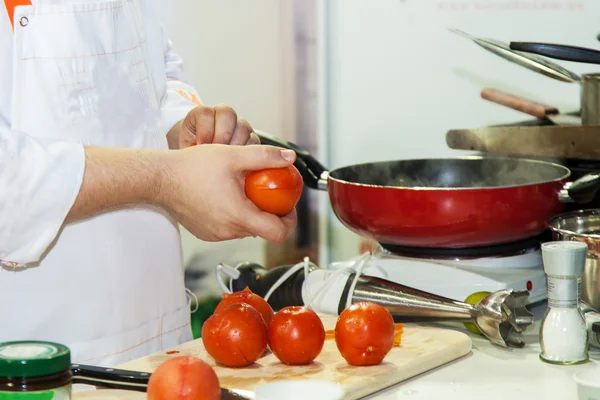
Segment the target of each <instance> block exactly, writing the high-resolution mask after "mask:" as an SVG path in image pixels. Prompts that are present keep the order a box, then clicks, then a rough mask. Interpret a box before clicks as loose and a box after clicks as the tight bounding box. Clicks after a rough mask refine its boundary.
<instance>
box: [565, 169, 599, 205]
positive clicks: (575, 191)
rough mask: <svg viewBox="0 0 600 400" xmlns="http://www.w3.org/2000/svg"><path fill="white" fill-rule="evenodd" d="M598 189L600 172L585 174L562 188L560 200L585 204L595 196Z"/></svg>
mask: <svg viewBox="0 0 600 400" xmlns="http://www.w3.org/2000/svg"><path fill="white" fill-rule="evenodd" d="M598 190H600V173H596V174H587V175H584V176H582V177H581V178H579V179H577V180H576V181H575V182H573V183H572V184H571V185H570V186H568V187H566V188H565V189H563V191H562V192H561V201H564V202H569V201H574V202H575V203H578V204H587V203H590V202H592V201H593V200H594V199H595V198H596V195H597V194H598Z"/></svg>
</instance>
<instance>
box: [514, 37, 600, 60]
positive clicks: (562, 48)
mask: <svg viewBox="0 0 600 400" xmlns="http://www.w3.org/2000/svg"><path fill="white" fill-rule="evenodd" d="M510 48H511V50H517V51H524V52H526V53H534V54H539V55H542V56H546V57H550V58H555V59H558V60H564V61H575V62H582V63H587V64H600V51H598V50H594V49H589V48H586V47H579V46H569V45H564V44H553V43H533V42H510Z"/></svg>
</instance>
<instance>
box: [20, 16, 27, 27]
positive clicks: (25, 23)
mask: <svg viewBox="0 0 600 400" xmlns="http://www.w3.org/2000/svg"><path fill="white" fill-rule="evenodd" d="M28 23H29V19H28V18H27V17H21V19H20V20H19V24H20V25H21V26H27V24H28Z"/></svg>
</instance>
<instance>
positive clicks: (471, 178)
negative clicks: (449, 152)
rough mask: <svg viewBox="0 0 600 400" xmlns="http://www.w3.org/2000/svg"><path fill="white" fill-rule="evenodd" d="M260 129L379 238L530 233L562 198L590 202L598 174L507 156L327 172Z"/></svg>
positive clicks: (468, 241)
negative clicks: (576, 175)
mask: <svg viewBox="0 0 600 400" xmlns="http://www.w3.org/2000/svg"><path fill="white" fill-rule="evenodd" d="M259 136H260V139H261V142H262V143H263V144H269V145H274V146H279V147H284V148H289V149H292V150H295V151H296V154H297V161H296V164H295V165H296V167H297V168H298V170H299V171H300V173H301V174H302V176H303V178H304V182H305V184H306V186H308V187H311V188H313V189H321V190H327V191H328V193H329V200H330V202H331V207H332V208H333V212H334V213H335V215H336V216H337V218H338V219H339V220H340V221H341V222H342V223H343V224H344V225H345V226H346V227H348V228H349V229H350V230H352V231H354V232H355V233H357V234H359V235H361V236H364V237H368V238H372V239H374V240H376V241H378V242H379V243H381V244H384V245H385V244H387V245H400V246H410V247H427V248H467V247H479V246H490V245H497V244H504V243H509V242H514V241H518V240H522V239H526V238H530V237H532V236H535V235H537V234H540V233H542V232H543V231H544V230H545V229H546V222H547V221H548V220H549V219H550V217H552V216H553V215H555V214H557V213H559V212H561V211H562V210H563V208H564V204H563V203H564V202H572V201H576V202H578V203H586V202H590V201H591V200H592V199H593V198H594V196H595V194H596V192H597V191H598V189H600V174H594V175H586V176H584V177H582V178H580V179H578V180H577V181H576V182H573V183H571V182H569V177H570V175H571V172H570V170H569V169H568V168H566V167H564V166H562V165H559V164H554V163H550V162H545V161H537V160H528V159H520V158H508V157H479V156H471V157H459V158H442V159H420V160H401V161H383V162H373V163H367V164H359V165H352V166H348V167H343V168H338V169H335V170H332V171H327V170H326V169H325V167H323V166H322V165H321V164H320V163H319V162H318V161H317V160H315V159H314V157H312V155H310V153H308V152H307V151H306V150H304V149H302V148H300V147H298V146H297V145H295V144H293V143H289V142H286V141H283V140H281V139H278V138H275V137H273V136H269V135H266V134H263V133H261V134H260V135H259Z"/></svg>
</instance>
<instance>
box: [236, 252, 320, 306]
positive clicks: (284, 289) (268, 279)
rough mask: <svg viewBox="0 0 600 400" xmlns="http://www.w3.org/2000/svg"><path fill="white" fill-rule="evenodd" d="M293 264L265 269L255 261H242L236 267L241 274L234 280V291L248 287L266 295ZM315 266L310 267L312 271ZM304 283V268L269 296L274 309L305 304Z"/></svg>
mask: <svg viewBox="0 0 600 400" xmlns="http://www.w3.org/2000/svg"><path fill="white" fill-rule="evenodd" d="M292 267H293V265H282V266H279V267H276V268H273V269H269V270H267V269H265V268H264V267H263V266H261V265H259V264H255V263H242V264H240V265H238V266H237V267H236V269H237V270H238V271H239V272H240V276H239V277H238V278H237V279H235V280H234V281H233V282H232V285H231V286H232V289H233V291H234V292H237V291H240V290H244V289H245V288H246V287H247V288H248V289H250V290H252V292H253V293H256V294H257V295H259V296H261V297H265V295H266V294H267V292H268V291H269V290H270V289H271V287H272V286H273V284H274V283H275V282H276V281H277V280H278V279H279V278H280V277H281V276H282V275H283V274H285V273H286V272H287V271H288V270H289V269H290V268H292ZM313 269H314V267H310V269H309V271H312V270H313ZM303 284H304V269H301V270H299V271H297V272H296V273H295V274H293V275H292V276H290V277H289V278H288V279H287V280H286V281H285V282H283V283H282V284H281V286H279V287H278V288H277V289H275V291H274V292H273V294H272V295H271V296H270V297H269V300H268V303H269V305H270V306H271V307H272V308H273V310H275V311H278V310H281V309H282V308H284V307H288V306H303V305H304V300H303V299H302V286H303Z"/></svg>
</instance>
